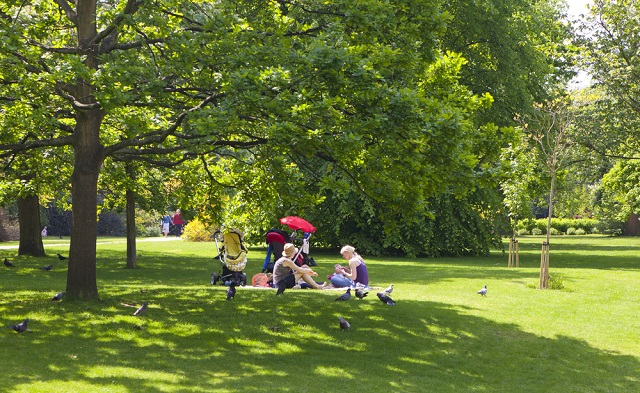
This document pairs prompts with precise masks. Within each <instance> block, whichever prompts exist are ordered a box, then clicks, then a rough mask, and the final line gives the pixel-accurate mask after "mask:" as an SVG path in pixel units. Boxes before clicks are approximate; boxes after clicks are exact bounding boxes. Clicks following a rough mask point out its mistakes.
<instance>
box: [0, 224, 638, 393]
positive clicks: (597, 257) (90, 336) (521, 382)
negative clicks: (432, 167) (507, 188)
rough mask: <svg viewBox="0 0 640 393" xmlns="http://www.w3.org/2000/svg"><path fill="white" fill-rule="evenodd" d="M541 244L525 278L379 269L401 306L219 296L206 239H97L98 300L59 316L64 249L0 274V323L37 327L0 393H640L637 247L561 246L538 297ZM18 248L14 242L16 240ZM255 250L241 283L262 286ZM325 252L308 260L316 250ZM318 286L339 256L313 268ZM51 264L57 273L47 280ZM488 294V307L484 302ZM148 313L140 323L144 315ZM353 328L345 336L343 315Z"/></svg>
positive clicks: (499, 269)
mask: <svg viewBox="0 0 640 393" xmlns="http://www.w3.org/2000/svg"><path fill="white" fill-rule="evenodd" d="M542 240H543V238H542V237H526V238H522V239H520V264H521V267H520V268H518V269H509V268H507V267H506V265H507V256H506V255H504V254H502V253H500V252H495V253H493V254H492V255H491V256H489V257H483V258H441V259H408V258H392V259H389V258H369V257H367V256H365V258H366V260H367V265H368V266H369V268H370V276H371V278H372V280H373V285H376V286H378V287H381V288H382V287H386V286H387V285H389V284H391V283H393V284H395V290H394V292H393V294H392V297H393V298H394V300H396V301H397V302H398V305H397V306H396V307H388V306H386V305H384V304H382V303H381V302H380V301H379V300H378V299H377V297H376V296H375V290H374V291H372V292H371V293H370V294H369V297H367V298H365V299H364V300H362V301H360V300H357V299H355V298H352V300H350V301H348V302H334V299H335V298H336V297H337V296H338V295H339V294H340V293H341V292H339V291H312V290H306V291H303V290H298V291H294V290H291V291H287V292H286V293H285V294H284V295H283V296H278V297H276V296H274V293H275V292H274V291H272V290H260V289H250V288H240V289H239V290H238V294H237V296H236V299H235V300H233V301H228V302H227V301H225V300H224V298H225V288H224V287H222V286H216V287H212V286H211V285H210V284H209V277H210V275H211V272H212V271H214V270H216V271H217V270H218V269H219V267H220V263H219V262H218V261H217V260H214V259H213V256H214V255H215V246H214V245H213V244H212V243H187V242H183V241H180V240H164V239H160V240H158V239H148V240H146V239H141V241H140V242H139V243H138V262H139V266H140V267H139V269H136V270H130V269H126V260H125V256H126V252H125V247H126V243H125V242H124V239H120V238H100V239H99V241H98V265H97V266H98V280H99V282H98V285H99V291H100V295H101V300H100V301H94V302H74V301H67V300H63V301H62V302H52V301H51V297H52V296H53V295H54V294H55V293H56V292H59V291H61V290H64V288H65V281H66V266H65V264H64V263H62V262H60V261H58V260H57V258H56V257H55V254H56V253H57V252H60V253H62V254H64V255H68V239H55V238H47V239H45V248H46V251H47V254H48V255H49V256H48V257H45V258H31V257H17V256H16V252H17V249H15V247H14V248H6V247H10V246H12V244H8V243H2V244H0V247H2V248H0V253H1V254H0V257H2V256H8V257H9V258H10V259H12V260H14V261H15V263H16V265H17V268H15V269H8V268H4V269H1V270H0V286H1V289H2V293H3V296H2V298H0V323H2V325H4V326H7V325H9V324H12V323H16V322H20V321H22V320H23V319H24V318H26V317H29V318H30V319H31V322H30V324H29V328H30V329H31V330H32V332H27V333H24V334H17V333H15V332H13V331H12V330H10V329H5V330H3V331H2V333H1V334H0V346H2V348H3V351H4V353H5V358H6V359H11V361H9V362H5V363H4V366H3V377H2V378H0V389H1V390H2V391H12V392H27V391H28V392H30V393H32V392H92V393H93V392H210V391H217V392H245V391H276V392H289V391H296V392H298V391H302V392H304V391H309V392H316V391H318V392H327V391H338V390H339V391H349V390H356V389H357V390H359V391H371V392H377V391H388V390H392V391H407V392H424V391H436V392H459V391H503V392H519V391H526V392H550V391H562V392H614V391H615V392H635V391H640V381H639V378H638V375H640V340H639V339H638V335H637V332H638V331H639V330H640V311H639V309H638V307H637V299H638V297H639V295H640V261H638V258H637V256H638V251H640V238H611V237H598V236H582V237H576V236H573V237H570V236H565V237H554V238H552V242H551V245H552V246H551V258H550V265H551V274H552V275H558V276H561V277H562V278H563V282H564V285H565V288H564V289H562V290H553V291H552V290H547V291H544V290H538V289H535V288H536V286H537V282H538V276H539V263H540V244H541V242H542ZM13 245H14V246H15V245H16V244H13ZM264 251H265V250H264V249H257V248H252V250H251V252H250V254H249V257H250V260H249V264H248V267H247V269H246V272H247V274H248V275H249V276H251V275H252V274H255V273H257V272H259V270H260V268H261V266H262V260H263V258H264ZM312 252H313V250H312ZM314 257H315V259H316V261H317V262H318V263H319V265H320V266H319V267H318V268H317V270H318V272H319V273H320V277H323V276H325V275H326V274H328V273H329V272H330V271H331V270H332V266H333V264H334V263H336V262H339V261H340V260H339V258H340V256H339V255H337V254H335V253H334V254H314ZM50 263H53V264H54V269H53V270H52V271H50V272H44V271H42V270H39V267H41V266H44V265H47V264H50ZM484 284H487V287H488V289H489V292H488V295H487V296H486V297H481V296H479V295H477V294H476V291H477V290H478V289H480V288H481V287H482V286H483V285H484ZM144 301H148V302H149V309H148V312H147V315H146V316H145V317H144V318H140V317H134V316H133V315H132V314H133V312H134V311H135V309H136V307H137V306H139V305H140V304H142V302H144ZM339 316H343V317H345V318H346V319H347V320H348V321H349V322H350V323H351V329H350V330H349V331H348V332H342V331H340V329H339V327H338V317H339Z"/></svg>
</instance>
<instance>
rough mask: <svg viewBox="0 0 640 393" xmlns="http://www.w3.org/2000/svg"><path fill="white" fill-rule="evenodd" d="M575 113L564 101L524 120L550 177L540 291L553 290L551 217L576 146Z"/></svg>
mask: <svg viewBox="0 0 640 393" xmlns="http://www.w3.org/2000/svg"><path fill="white" fill-rule="evenodd" d="M573 116H574V114H573V112H572V111H571V110H570V108H569V105H568V104H567V103H566V102H564V101H561V100H556V101H553V102H547V103H545V104H544V105H538V106H536V111H535V112H534V113H533V114H532V115H530V116H528V117H527V118H520V124H521V126H522V129H523V130H524V132H525V133H526V134H527V135H528V137H529V138H530V145H531V147H532V148H534V149H535V150H536V153H537V156H538V159H539V161H540V162H541V163H542V164H543V166H544V168H545V169H546V170H547V173H548V175H549V211H548V213H547V238H546V241H545V243H543V247H542V256H541V258H540V261H541V262H540V289H547V288H548V287H549V247H550V240H551V237H550V236H551V218H552V217H553V204H554V197H555V187H556V181H557V176H558V173H559V171H560V170H562V169H563V168H565V167H566V165H567V163H570V162H569V158H570V157H571V154H572V148H573V146H574V145H575V142H574V139H573V136H572V134H571V132H572V125H573Z"/></svg>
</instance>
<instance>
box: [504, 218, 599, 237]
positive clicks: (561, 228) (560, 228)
mask: <svg viewBox="0 0 640 393" xmlns="http://www.w3.org/2000/svg"><path fill="white" fill-rule="evenodd" d="M516 228H517V231H518V232H521V231H524V232H526V233H532V231H533V230H534V229H536V232H539V233H540V234H546V233H547V219H546V218H540V219H537V220H525V221H521V222H519V223H518V225H517V226H516ZM569 228H573V229H576V230H578V229H581V230H582V231H584V233H600V232H601V231H600V229H599V221H598V220H594V219H592V218H552V219H551V229H552V234H553V232H556V231H557V232H558V233H565V234H566V233H567V230H568V229H569ZM554 230H555V231H554ZM582 231H580V232H582Z"/></svg>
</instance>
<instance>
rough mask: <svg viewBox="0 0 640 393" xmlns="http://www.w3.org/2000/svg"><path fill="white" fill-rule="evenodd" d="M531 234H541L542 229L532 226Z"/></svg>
mask: <svg viewBox="0 0 640 393" xmlns="http://www.w3.org/2000/svg"><path fill="white" fill-rule="evenodd" d="M531 234H532V235H542V230H541V229H540V228H533V229H532V230H531Z"/></svg>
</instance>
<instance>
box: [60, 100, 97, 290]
mask: <svg viewBox="0 0 640 393" xmlns="http://www.w3.org/2000/svg"><path fill="white" fill-rule="evenodd" d="M102 117H103V115H102V112H101V111H100V110H81V111H78V113H77V116H76V119H77V125H76V130H75V134H74V135H75V137H76V141H75V142H76V143H75V146H74V147H75V149H74V160H75V161H74V165H73V175H72V176H71V187H72V190H71V198H72V209H71V244H70V249H69V270H68V272H67V295H68V296H70V297H74V298H80V299H97V298H98V297H99V296H98V286H97V281H96V239H97V226H98V222H97V195H98V175H99V174H100V167H101V165H102V161H103V158H102V145H101V144H100V138H99V135H100V124H101V122H102Z"/></svg>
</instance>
